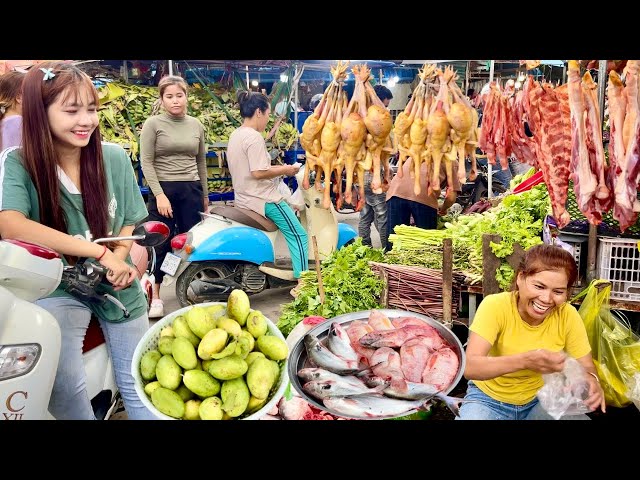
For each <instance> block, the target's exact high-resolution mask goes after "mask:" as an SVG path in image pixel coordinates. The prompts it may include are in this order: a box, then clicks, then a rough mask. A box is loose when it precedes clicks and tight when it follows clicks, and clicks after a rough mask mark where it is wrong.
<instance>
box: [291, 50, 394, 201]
mask: <svg viewBox="0 0 640 480" xmlns="http://www.w3.org/2000/svg"><path fill="white" fill-rule="evenodd" d="M347 67H348V62H347V63H343V62H338V64H337V65H336V66H335V67H332V68H331V73H332V75H333V80H332V82H331V83H330V84H329V86H328V87H327V89H326V90H325V92H324V94H323V96H322V100H321V101H320V103H319V104H318V106H317V107H316V109H315V110H314V112H313V114H312V115H310V116H309V117H307V120H306V121H305V123H304V125H303V127H302V135H301V136H300V143H301V145H302V148H304V149H305V151H306V155H307V168H306V169H305V178H304V181H303V188H305V189H307V188H309V186H310V174H311V172H312V171H315V180H314V182H315V186H316V188H317V189H318V190H319V191H323V190H324V201H323V206H324V208H329V206H330V205H331V198H330V188H331V174H332V172H334V171H335V179H336V181H335V185H334V193H335V194H336V198H337V200H336V204H337V206H338V209H340V208H341V207H342V204H343V202H344V201H346V202H347V203H352V202H353V198H352V191H351V189H352V186H353V184H358V185H359V190H360V195H359V199H358V201H357V203H356V211H359V210H360V209H362V207H363V206H364V201H365V198H364V172H365V171H370V172H372V175H373V178H372V180H371V189H372V190H373V191H374V192H375V193H382V191H383V190H386V188H387V187H388V184H389V180H390V167H389V157H390V156H391V154H392V153H393V152H394V149H393V146H392V144H391V138H390V134H391V129H392V126H393V124H392V120H391V114H390V113H389V111H388V110H387V109H386V107H385V106H384V104H383V103H382V101H381V100H380V99H379V98H378V96H377V95H376V93H375V90H374V89H373V87H372V85H371V83H370V81H369V80H370V77H371V70H370V69H369V68H368V67H367V66H366V65H364V64H363V65H356V66H355V67H353V68H352V72H353V74H354V76H355V80H356V86H355V88H354V92H353V96H352V97H351V100H350V101H349V102H348V103H347V96H346V93H345V91H344V90H343V89H342V85H343V83H344V80H345V79H346V71H347ZM381 166H383V167H384V184H383V182H382V178H381V176H380V167H381ZM343 171H345V175H346V190H345V192H344V195H343V191H342V181H341V179H342V172H343ZM323 182H324V185H323Z"/></svg>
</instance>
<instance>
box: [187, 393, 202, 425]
mask: <svg viewBox="0 0 640 480" xmlns="http://www.w3.org/2000/svg"><path fill="white" fill-rule="evenodd" d="M201 403H202V401H201V400H198V399H195V398H194V399H192V400H187V401H186V402H184V416H183V417H182V419H183V420H200V404H201Z"/></svg>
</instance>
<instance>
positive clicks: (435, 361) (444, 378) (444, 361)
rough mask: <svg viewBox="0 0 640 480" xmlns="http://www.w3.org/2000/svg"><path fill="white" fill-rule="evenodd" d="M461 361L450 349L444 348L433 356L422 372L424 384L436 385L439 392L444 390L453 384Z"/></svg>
mask: <svg viewBox="0 0 640 480" xmlns="http://www.w3.org/2000/svg"><path fill="white" fill-rule="evenodd" d="M459 368H460V359H459V358H458V355H456V353H455V352H454V351H453V350H451V349H450V348H442V349H440V350H438V351H436V352H434V353H432V354H431V356H430V357H429V359H428V360H427V364H426V366H425V368H424V371H423V372H422V383H430V384H432V385H435V387H436V388H437V389H439V390H444V389H445V388H447V387H448V386H449V385H451V383H452V382H453V379H454V378H455V376H456V374H457V373H458V369H459Z"/></svg>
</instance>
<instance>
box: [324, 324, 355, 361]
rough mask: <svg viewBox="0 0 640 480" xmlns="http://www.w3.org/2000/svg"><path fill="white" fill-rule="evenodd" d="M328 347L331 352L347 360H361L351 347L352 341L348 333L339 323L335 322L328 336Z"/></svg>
mask: <svg viewBox="0 0 640 480" xmlns="http://www.w3.org/2000/svg"><path fill="white" fill-rule="evenodd" d="M327 347H329V350H331V352H333V353H334V354H336V355H337V356H339V357H342V358H344V359H345V360H352V361H354V362H357V361H358V359H359V358H360V357H359V355H358V353H357V352H356V351H355V350H354V349H353V347H352V346H351V339H349V335H348V334H347V331H346V330H345V329H344V328H342V326H341V325H340V324H339V323H338V322H333V323H332V324H331V326H330V327H329V332H328V334H327Z"/></svg>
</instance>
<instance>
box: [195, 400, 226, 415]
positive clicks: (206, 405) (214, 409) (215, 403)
mask: <svg viewBox="0 0 640 480" xmlns="http://www.w3.org/2000/svg"><path fill="white" fill-rule="evenodd" d="M198 413H199V414H200V418H201V419H202V420H222V418H223V416H224V412H223V411H222V400H220V399H219V398H218V397H209V398H205V399H204V400H202V403H200V408H199V409H198Z"/></svg>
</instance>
